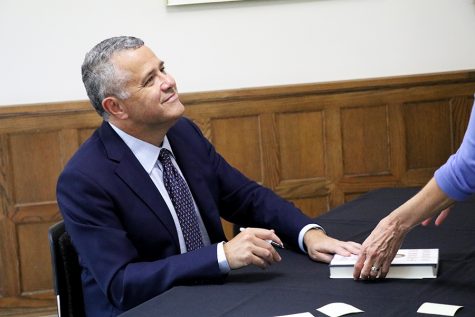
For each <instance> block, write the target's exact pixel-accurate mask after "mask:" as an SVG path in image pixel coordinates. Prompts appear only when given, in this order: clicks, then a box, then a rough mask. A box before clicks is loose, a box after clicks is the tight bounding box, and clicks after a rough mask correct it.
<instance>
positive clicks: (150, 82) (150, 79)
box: [144, 76, 155, 86]
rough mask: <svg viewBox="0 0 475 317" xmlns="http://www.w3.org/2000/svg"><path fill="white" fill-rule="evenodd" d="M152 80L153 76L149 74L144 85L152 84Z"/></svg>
mask: <svg viewBox="0 0 475 317" xmlns="http://www.w3.org/2000/svg"><path fill="white" fill-rule="evenodd" d="M154 80H155V76H150V77H149V78H147V80H146V81H145V83H144V86H150V85H152V84H153V81H154Z"/></svg>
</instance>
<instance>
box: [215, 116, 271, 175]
mask: <svg viewBox="0 0 475 317" xmlns="http://www.w3.org/2000/svg"><path fill="white" fill-rule="evenodd" d="M211 139H212V140H213V143H214V145H215V147H216V149H217V150H218V152H219V153H221V155H222V156H223V157H224V158H225V159H226V160H227V161H228V162H229V163H230V164H231V165H233V166H235V167H236V168H238V169H239V170H240V171H241V172H242V173H243V174H244V175H246V176H247V177H249V178H251V179H253V180H255V181H257V182H261V183H262V153H261V145H260V143H261V137H260V127H259V117H258V116H245V117H244V116H242V117H227V118H213V119H211Z"/></svg>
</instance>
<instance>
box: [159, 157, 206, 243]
mask: <svg viewBox="0 0 475 317" xmlns="http://www.w3.org/2000/svg"><path fill="white" fill-rule="evenodd" d="M170 155H171V153H170V151H169V150H167V149H162V150H161V151H160V155H159V156H158V160H159V161H160V163H162V166H163V183H164V184H165V188H166V189H167V192H168V195H169V196H170V199H171V200H172V203H173V206H174V207H175V211H176V214H177V216H178V221H179V222H180V227H181V231H182V233H183V238H184V239H185V244H186V250H187V251H193V250H196V249H199V248H201V247H202V246H203V245H204V244H203V238H202V237H201V232H200V228H199V226H198V217H197V216H196V212H195V207H194V204H193V199H192V197H191V193H190V190H189V188H188V185H187V184H186V183H185V180H184V179H183V177H181V175H180V173H178V171H177V170H176V168H175V166H173V163H172V160H171V159H170Z"/></svg>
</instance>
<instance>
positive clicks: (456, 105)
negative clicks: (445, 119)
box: [450, 96, 474, 152]
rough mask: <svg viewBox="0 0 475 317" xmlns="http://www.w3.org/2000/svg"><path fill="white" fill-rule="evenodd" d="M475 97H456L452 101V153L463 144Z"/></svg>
mask: <svg viewBox="0 0 475 317" xmlns="http://www.w3.org/2000/svg"><path fill="white" fill-rule="evenodd" d="M473 101H474V100H473V96H469V97H468V96H463V97H455V98H452V99H451V100H450V109H451V119H452V120H451V131H452V135H453V139H452V152H455V151H456V150H457V149H458V148H459V146H460V144H462V140H463V137H464V135H465V131H466V129H467V126H468V121H469V119H470V113H471V111H472V105H473Z"/></svg>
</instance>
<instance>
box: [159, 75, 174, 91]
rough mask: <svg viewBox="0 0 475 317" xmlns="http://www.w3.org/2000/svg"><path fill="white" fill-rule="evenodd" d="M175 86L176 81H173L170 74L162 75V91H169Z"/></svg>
mask: <svg viewBox="0 0 475 317" xmlns="http://www.w3.org/2000/svg"><path fill="white" fill-rule="evenodd" d="M174 84H175V81H174V80H173V77H171V76H170V75H168V74H162V75H161V76H160V89H161V90H167V89H169V88H170V87H173V85H174Z"/></svg>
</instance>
